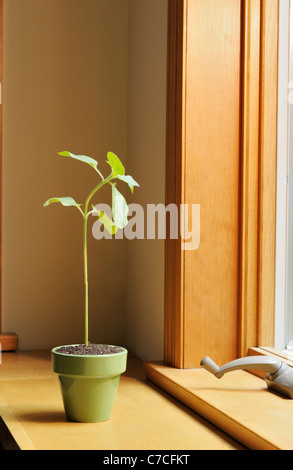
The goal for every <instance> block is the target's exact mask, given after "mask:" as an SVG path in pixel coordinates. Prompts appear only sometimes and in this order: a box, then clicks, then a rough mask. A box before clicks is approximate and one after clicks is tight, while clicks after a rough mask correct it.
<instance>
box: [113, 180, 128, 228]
mask: <svg viewBox="0 0 293 470" xmlns="http://www.w3.org/2000/svg"><path fill="white" fill-rule="evenodd" d="M112 214H113V220H114V223H115V225H117V227H118V228H121V229H122V228H124V227H126V225H127V224H128V220H127V216H128V206H127V202H126V200H125V198H124V197H123V196H122V194H121V193H120V192H119V191H118V189H116V186H115V184H113V185H112Z"/></svg>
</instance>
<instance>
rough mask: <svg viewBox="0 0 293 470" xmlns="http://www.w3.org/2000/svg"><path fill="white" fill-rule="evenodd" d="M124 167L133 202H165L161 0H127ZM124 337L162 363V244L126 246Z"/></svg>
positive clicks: (140, 352) (164, 41) (138, 352)
mask: <svg viewBox="0 0 293 470" xmlns="http://www.w3.org/2000/svg"><path fill="white" fill-rule="evenodd" d="M128 44H129V48H128V126H127V130H128V133H127V136H128V139H127V158H128V161H127V164H128V168H129V171H130V173H131V174H135V175H136V176H137V178H138V179H139V181H140V183H141V188H140V189H139V190H138V191H137V192H136V195H135V202H137V203H139V204H141V205H142V206H143V207H144V208H145V209H146V206H147V204H158V203H164V202H165V123H166V57H167V0H147V1H145V0H129V41H128ZM126 273H127V276H126V282H127V284H126V285H127V289H126V292H127V303H126V305H127V309H126V310H127V317H126V335H127V336H126V337H127V343H128V344H129V347H130V348H131V350H133V351H134V352H135V354H136V355H137V356H138V357H143V358H146V359H147V360H152V359H162V358H163V345H164V342H163V329H164V241H163V240H134V241H128V242H127V258H126Z"/></svg>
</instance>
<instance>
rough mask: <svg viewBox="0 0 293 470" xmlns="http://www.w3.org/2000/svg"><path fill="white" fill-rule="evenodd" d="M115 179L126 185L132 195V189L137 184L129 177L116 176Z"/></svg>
mask: <svg viewBox="0 0 293 470" xmlns="http://www.w3.org/2000/svg"><path fill="white" fill-rule="evenodd" d="M117 178H119V179H120V180H121V181H124V182H125V183H127V184H128V186H129V188H130V190H131V192H132V193H133V187H134V186H139V184H138V183H137V182H136V181H135V180H134V179H133V178H132V176H130V175H118V176H117Z"/></svg>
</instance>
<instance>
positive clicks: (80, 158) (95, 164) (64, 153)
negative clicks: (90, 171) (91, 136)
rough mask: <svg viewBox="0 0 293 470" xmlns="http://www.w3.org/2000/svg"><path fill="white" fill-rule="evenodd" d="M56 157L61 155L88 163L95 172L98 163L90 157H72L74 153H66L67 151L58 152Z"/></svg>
mask: <svg viewBox="0 0 293 470" xmlns="http://www.w3.org/2000/svg"><path fill="white" fill-rule="evenodd" d="M58 155H62V156H63V157H71V158H74V159H75V160H79V161H81V162H84V163H88V164H89V165H91V166H92V167H93V168H95V169H96V170H97V166H98V162H97V161H96V160H94V159H93V158H91V157H86V156H85V155H74V153H71V152H68V151H67V150H65V151H64V152H59V153H58Z"/></svg>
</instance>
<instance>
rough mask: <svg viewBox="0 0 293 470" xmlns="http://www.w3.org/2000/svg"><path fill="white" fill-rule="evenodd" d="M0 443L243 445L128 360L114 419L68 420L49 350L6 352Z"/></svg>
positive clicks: (43, 446)
mask: <svg viewBox="0 0 293 470" xmlns="http://www.w3.org/2000/svg"><path fill="white" fill-rule="evenodd" d="M0 416H1V420H0V443H2V445H3V447H4V448H5V449H15V448H17V447H18V448H19V449H20V450H105V449H106V450H178V449H180V450H242V449H243V447H242V446H241V445H240V444H239V443H238V442H237V441H234V440H233V439H231V438H230V437H229V436H227V435H226V434H225V433H223V432H221V431H220V430H219V429H217V428H216V427H214V426H212V425H211V424H210V423H208V422H207V421H205V420H204V419H203V418H201V417H200V416H198V415H197V414H196V413H194V412H193V411H191V410H190V409H188V408H186V407H185V406H184V405H182V404H180V403H179V402H178V401H176V400H175V399H174V398H172V397H171V396H170V395H168V394H167V393H165V392H163V391H162V390H161V389H159V388H157V387H156V386H155V385H153V384H152V383H150V382H148V381H147V380H146V378H145V374H144V370H143V366H142V363H141V362H140V361H138V360H137V359H135V358H133V357H131V356H130V357H129V359H128V367H127V371H126V372H125V373H124V374H123V375H122V377H121V381H120V385H119V390H118V395H117V398H116V402H115V406H114V410H113V414H112V418H111V419H110V420H109V421H106V422H103V423H72V422H68V421H67V420H66V417H65V414H64V411H63V403H62V398H61V393H60V390H59V383H58V378H57V375H56V374H55V373H54V372H52V369H51V359H50V352H49V351H19V352H15V353H13V352H12V353H10V352H9V353H8V352H6V353H2V364H0Z"/></svg>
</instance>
